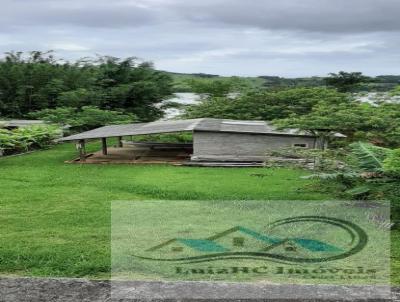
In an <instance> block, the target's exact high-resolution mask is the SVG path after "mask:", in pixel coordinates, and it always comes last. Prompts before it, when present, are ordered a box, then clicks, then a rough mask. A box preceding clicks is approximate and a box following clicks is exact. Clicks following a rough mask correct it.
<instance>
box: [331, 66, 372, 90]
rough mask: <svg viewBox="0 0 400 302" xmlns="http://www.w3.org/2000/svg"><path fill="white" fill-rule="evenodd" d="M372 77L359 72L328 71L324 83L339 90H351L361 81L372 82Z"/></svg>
mask: <svg viewBox="0 0 400 302" xmlns="http://www.w3.org/2000/svg"><path fill="white" fill-rule="evenodd" d="M372 81H373V80H372V78H370V77H367V76H364V75H363V74H362V73H361V72H344V71H340V72H339V73H330V74H329V77H327V78H325V82H326V85H328V86H331V87H334V88H336V89H337V90H338V91H340V92H353V91H355V90H356V89H357V88H359V87H360V84H362V83H369V82H372Z"/></svg>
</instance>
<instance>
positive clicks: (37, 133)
mask: <svg viewBox="0 0 400 302" xmlns="http://www.w3.org/2000/svg"><path fill="white" fill-rule="evenodd" d="M61 134H62V133H61V130H60V128H58V127H56V126H50V125H49V126H30V127H23V128H17V129H14V130H7V129H0V153H1V154H2V155H9V154H15V153H21V152H26V151H30V150H35V149H42V148H46V147H48V146H50V145H52V144H54V140H55V139H57V138H59V137H60V136H61Z"/></svg>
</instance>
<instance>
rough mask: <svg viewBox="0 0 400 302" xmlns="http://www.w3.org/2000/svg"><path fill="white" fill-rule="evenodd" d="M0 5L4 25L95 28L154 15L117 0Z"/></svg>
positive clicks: (142, 21)
mask: <svg viewBox="0 0 400 302" xmlns="http://www.w3.org/2000/svg"><path fill="white" fill-rule="evenodd" d="M76 3H80V5H76ZM2 7H3V8H2V10H1V11H0V24H1V25H2V26H5V27H6V28H13V27H17V28H21V27H24V26H49V27H50V26H66V25H67V26H74V27H99V28H119V27H136V26H143V25H147V24H151V23H154V22H156V20H157V18H158V17H157V14H156V11H154V10H151V9H149V8H146V7H141V6H135V5H131V4H129V3H126V2H120V3H118V1H116V2H114V1H109V2H105V1H91V0H88V1H85V0H84V1H80V2H77V1H73V0H71V1H63V0H61V1H58V0H57V1H40V0H38V1H30V2H29V1H10V0H5V3H3V4H2ZM3 29H4V28H3Z"/></svg>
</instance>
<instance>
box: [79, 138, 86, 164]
mask: <svg viewBox="0 0 400 302" xmlns="http://www.w3.org/2000/svg"><path fill="white" fill-rule="evenodd" d="M78 149H79V161H82V162H84V161H86V147H85V140H84V139H81V140H79V142H78Z"/></svg>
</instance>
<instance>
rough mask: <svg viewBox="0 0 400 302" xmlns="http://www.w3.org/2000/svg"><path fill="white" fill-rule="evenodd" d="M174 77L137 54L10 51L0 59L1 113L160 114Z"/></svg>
mask: <svg viewBox="0 0 400 302" xmlns="http://www.w3.org/2000/svg"><path fill="white" fill-rule="evenodd" d="M171 93H172V78H171V77H170V76H169V75H168V74H167V73H165V72H160V71H156V70H154V68H153V66H152V64H151V63H148V62H139V61H138V60H137V59H136V58H126V59H119V58H114V57H108V56H105V57H98V58H97V59H81V60H78V61H76V62H75V63H71V62H65V61H61V60H57V59H56V58H55V57H54V55H53V53H52V52H47V53H42V52H37V51H36V52H31V53H29V54H27V55H25V54H23V53H22V52H17V53H7V54H6V56H5V57H4V58H3V59H2V60H0V114H1V115H4V116H8V117H24V116H26V115H27V114H28V113H30V112H32V111H37V110H42V109H46V108H50V109H54V108H57V107H76V108H81V107H83V106H97V107H99V108H100V109H106V110H123V111H126V112H128V113H131V114H134V115H136V116H137V117H138V118H139V119H140V120H142V121H151V120H155V119H157V118H160V117H161V116H162V114H163V112H162V110H161V109H160V108H159V104H160V103H161V102H162V101H163V100H164V99H165V98H166V97H168V96H169V95H170V94H171Z"/></svg>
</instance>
